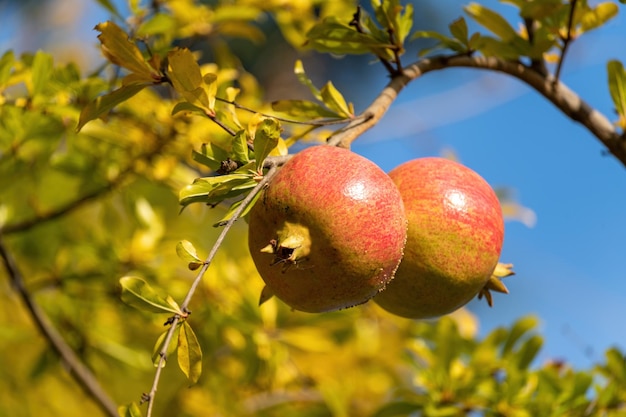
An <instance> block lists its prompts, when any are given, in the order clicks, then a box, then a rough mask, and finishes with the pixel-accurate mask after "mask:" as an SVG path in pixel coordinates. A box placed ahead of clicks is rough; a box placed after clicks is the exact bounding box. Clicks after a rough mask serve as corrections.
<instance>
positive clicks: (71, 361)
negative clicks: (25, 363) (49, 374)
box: [0, 236, 118, 417]
mask: <svg viewBox="0 0 626 417" xmlns="http://www.w3.org/2000/svg"><path fill="white" fill-rule="evenodd" d="M0 257H2V260H3V261H4V267H5V269H6V271H7V273H8V275H9V277H10V278H11V283H12V284H13V288H15V290H16V291H17V293H18V294H19V295H20V297H21V298H22V301H23V302H24V304H25V305H26V307H27V308H28V310H29V311H30V316H31V317H32V318H33V320H34V321H35V324H36V325H37V327H38V328H39V331H40V333H41V334H42V335H43V336H44V337H45V338H46V340H47V341H48V343H49V344H50V346H52V348H53V349H54V351H55V352H56V353H57V354H58V355H59V357H60V358H61V360H62V361H63V363H64V364H65V366H66V367H67V369H68V370H69V372H70V374H71V375H72V376H73V377H74V379H75V380H76V382H77V383H78V385H80V387H81V388H82V389H83V390H84V391H85V393H86V394H87V395H88V396H90V397H91V399H92V400H93V401H94V402H95V403H96V404H97V405H98V407H100V409H101V410H102V411H103V412H104V413H105V414H106V415H108V416H110V417H118V413H117V405H116V404H115V402H114V401H113V400H112V399H111V397H109V395H108V394H107V393H106V391H105V390H104V389H103V388H102V386H101V385H100V383H99V382H98V380H97V379H96V377H95V376H94V375H93V374H92V373H91V371H90V370H89V368H87V367H86V366H85V365H84V364H83V362H82V361H81V360H80V358H79V357H78V356H77V355H76V353H75V352H74V351H73V350H72V348H71V347H70V346H69V345H68V344H67V342H66V341H65V339H63V337H62V336H61V335H60V334H59V332H58V331H57V330H56V329H55V328H54V326H53V325H52V323H50V321H49V319H48V316H47V315H46V314H45V313H44V311H43V310H42V309H41V308H40V307H39V305H38V304H37V303H36V302H35V300H33V298H32V297H31V295H30V293H29V292H28V290H27V288H26V284H25V282H24V277H23V275H22V273H21V271H20V270H19V268H18V266H17V263H16V262H15V259H14V258H13V256H12V255H11V253H10V252H9V250H8V248H7V247H6V246H5V244H4V242H3V240H2V236H0Z"/></svg>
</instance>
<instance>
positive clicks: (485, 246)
mask: <svg viewBox="0 0 626 417" xmlns="http://www.w3.org/2000/svg"><path fill="white" fill-rule="evenodd" d="M389 176H390V177H391V179H392V180H393V181H394V183H395V184H396V186H397V187H398V189H399V190H400V194H402V199H403V201H404V205H405V210H406V215H407V219H408V221H409V228H408V235H407V244H406V247H405V250H404V252H405V253H404V258H403V259H402V263H401V264H400V267H399V268H398V271H397V273H396V276H395V279H394V280H393V281H392V282H391V283H390V284H389V285H388V286H387V288H386V289H385V291H383V292H381V293H380V294H379V295H377V296H376V298H375V299H374V300H375V302H376V303H377V304H379V305H380V306H381V307H383V308H384V309H385V310H387V311H389V312H391V313H393V314H396V315H399V316H402V317H408V318H420V319H421V318H432V317H437V316H441V315H444V314H447V313H450V312H452V311H454V310H456V309H458V308H459V307H461V306H463V305H464V304H466V303H467V302H468V301H470V300H471V299H472V298H473V297H474V296H476V295H477V294H478V293H479V292H480V291H481V290H482V289H483V288H484V287H485V286H486V285H487V283H488V281H489V280H490V278H491V276H492V273H493V272H494V269H495V267H496V265H497V263H498V259H499V257H500V252H501V249H502V243H503V239H504V222H503V218H502V210H501V208H500V203H499V201H498V198H497V196H496V194H495V192H494V191H493V189H492V188H491V187H490V186H489V184H487V182H486V181H485V180H484V179H483V178H482V177H481V176H480V175H478V174H477V173H476V172H474V171H472V170H471V169H469V168H467V167H465V166H463V165H461V164H459V163H457V162H454V161H451V160H448V159H444V158H420V159H415V160H412V161H409V162H406V163H404V164H402V165H400V166H398V167H396V168H395V169H393V170H392V171H391V172H390V173H389Z"/></svg>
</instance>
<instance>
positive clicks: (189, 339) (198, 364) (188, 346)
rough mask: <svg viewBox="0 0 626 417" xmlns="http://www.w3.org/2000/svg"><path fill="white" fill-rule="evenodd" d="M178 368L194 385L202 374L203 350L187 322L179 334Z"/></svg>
mask: <svg viewBox="0 0 626 417" xmlns="http://www.w3.org/2000/svg"><path fill="white" fill-rule="evenodd" d="M178 366H180V369H181V370H182V371H183V373H184V374H185V376H187V378H188V379H189V381H191V383H192V384H195V383H196V382H198V378H200V375H201V374H202V349H200V343H198V338H197V337H196V335H195V333H194V332H193V330H192V329H191V326H190V325H189V324H188V323H187V322H186V321H185V322H184V323H183V325H182V327H181V329H180V333H178Z"/></svg>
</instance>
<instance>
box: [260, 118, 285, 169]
mask: <svg viewBox="0 0 626 417" xmlns="http://www.w3.org/2000/svg"><path fill="white" fill-rule="evenodd" d="M280 130H281V128H280V122H279V121H278V120H276V119H274V118H271V117H268V118H265V119H263V121H261V123H259V124H258V126H257V127H256V132H255V134H254V155H255V159H256V171H257V172H259V173H260V172H263V163H264V162H265V158H267V156H268V155H269V154H270V152H272V150H273V149H274V148H275V147H276V146H277V145H278V139H279V138H280Z"/></svg>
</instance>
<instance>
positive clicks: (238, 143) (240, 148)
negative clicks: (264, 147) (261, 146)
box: [232, 129, 250, 164]
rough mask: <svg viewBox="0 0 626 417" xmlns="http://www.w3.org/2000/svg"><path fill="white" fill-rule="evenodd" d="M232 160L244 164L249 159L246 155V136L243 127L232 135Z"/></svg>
mask: <svg viewBox="0 0 626 417" xmlns="http://www.w3.org/2000/svg"><path fill="white" fill-rule="evenodd" d="M232 145H233V146H232V147H233V160H234V161H236V162H240V163H242V164H246V163H248V162H249V161H250V157H249V156H248V137H247V134H246V130H245V129H241V130H240V131H238V132H237V133H236V134H235V136H234V137H233V143H232Z"/></svg>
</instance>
